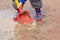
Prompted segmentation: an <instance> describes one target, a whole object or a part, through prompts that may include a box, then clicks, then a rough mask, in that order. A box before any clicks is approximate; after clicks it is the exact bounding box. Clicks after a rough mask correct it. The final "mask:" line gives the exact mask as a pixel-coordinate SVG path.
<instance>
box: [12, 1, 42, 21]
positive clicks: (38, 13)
mask: <svg viewBox="0 0 60 40" xmlns="http://www.w3.org/2000/svg"><path fill="white" fill-rule="evenodd" d="M25 2H26V0H13V7H14V8H15V9H17V10H18V8H19V6H23V5H24V4H25ZM30 3H31V5H32V7H33V8H34V9H35V11H36V16H35V19H36V20H37V21H40V20H42V15H41V8H42V1H41V0H30ZM14 20H16V18H14Z"/></svg>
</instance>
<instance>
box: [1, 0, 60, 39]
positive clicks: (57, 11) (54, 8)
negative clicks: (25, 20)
mask: <svg viewBox="0 0 60 40" xmlns="http://www.w3.org/2000/svg"><path fill="white" fill-rule="evenodd" d="M0 1H1V0H0ZM42 2H43V7H42V15H43V20H42V21H40V22H37V25H36V26H31V25H20V24H19V23H17V22H14V21H13V20H12V18H13V17H14V15H15V14H16V10H15V9H14V8H13V7H12V5H11V4H12V3H11V0H10V1H9V0H3V1H1V2H0V4H1V5H0V40H60V5H59V4H60V0H46V1H45V0H43V1H42ZM28 6H29V7H28ZM24 10H28V11H29V12H30V14H31V16H32V17H33V18H34V16H35V11H34V9H33V8H32V7H31V5H30V3H29V1H28V2H26V4H25V6H24Z"/></svg>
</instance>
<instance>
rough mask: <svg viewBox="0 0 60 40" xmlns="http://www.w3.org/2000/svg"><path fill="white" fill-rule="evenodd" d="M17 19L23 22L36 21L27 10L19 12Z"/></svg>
mask: <svg viewBox="0 0 60 40" xmlns="http://www.w3.org/2000/svg"><path fill="white" fill-rule="evenodd" d="M17 20H18V22H20V23H21V24H25V23H32V22H33V21H34V20H33V19H32V17H31V16H30V14H29V13H28V12H27V11H24V12H23V13H18V14H17Z"/></svg>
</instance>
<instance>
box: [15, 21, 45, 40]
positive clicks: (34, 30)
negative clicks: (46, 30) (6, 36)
mask: <svg viewBox="0 0 60 40" xmlns="http://www.w3.org/2000/svg"><path fill="white" fill-rule="evenodd" d="M43 24H44V22H43V21H41V22H37V25H36V26H30V25H27V24H24V25H21V24H19V23H18V24H16V26H15V29H14V35H15V39H16V40H40V39H41V36H40V32H41V26H40V25H43Z"/></svg>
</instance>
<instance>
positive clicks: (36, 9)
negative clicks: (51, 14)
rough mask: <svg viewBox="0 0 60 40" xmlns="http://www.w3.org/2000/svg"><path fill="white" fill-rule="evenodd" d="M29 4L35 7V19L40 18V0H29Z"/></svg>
mask: <svg viewBox="0 0 60 40" xmlns="http://www.w3.org/2000/svg"><path fill="white" fill-rule="evenodd" d="M30 2H31V5H32V7H33V8H35V11H36V17H35V18H36V20H41V19H42V16H41V10H40V8H42V1H41V0H36V1H35V0H30Z"/></svg>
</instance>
